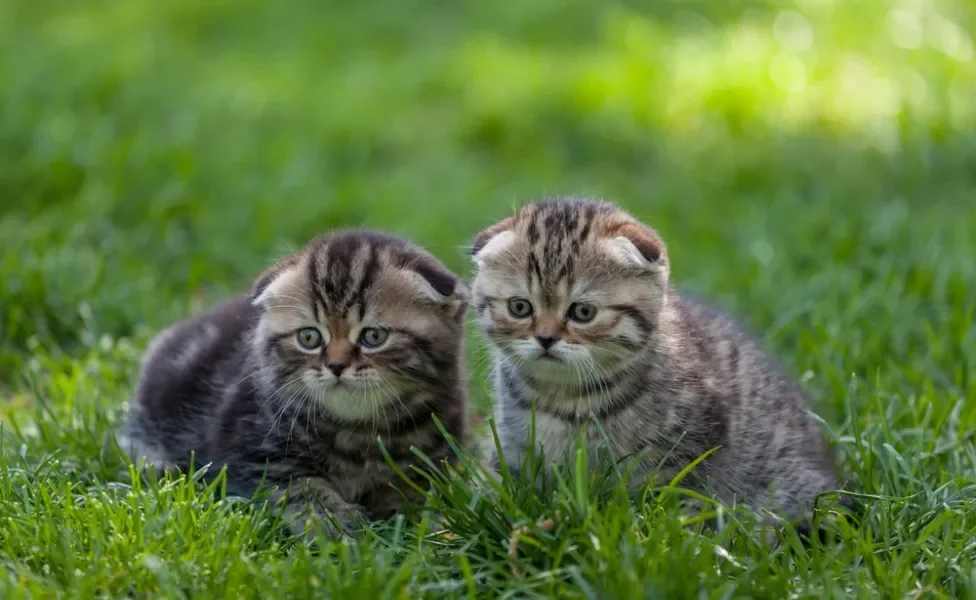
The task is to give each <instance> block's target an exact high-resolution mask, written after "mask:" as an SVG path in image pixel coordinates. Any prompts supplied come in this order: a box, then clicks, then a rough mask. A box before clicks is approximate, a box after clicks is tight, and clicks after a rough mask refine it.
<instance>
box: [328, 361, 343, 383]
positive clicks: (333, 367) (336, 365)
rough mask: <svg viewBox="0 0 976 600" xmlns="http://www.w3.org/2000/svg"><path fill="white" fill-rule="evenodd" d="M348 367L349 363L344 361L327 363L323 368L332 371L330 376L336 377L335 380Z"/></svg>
mask: <svg viewBox="0 0 976 600" xmlns="http://www.w3.org/2000/svg"><path fill="white" fill-rule="evenodd" d="M348 367H349V363H348V362H346V361H329V362H327V363H326V364H325V368H326V369H328V370H330V371H332V374H333V375H335V376H336V379H339V377H340V376H341V375H342V372H343V371H345V370H346V369H347V368H348Z"/></svg>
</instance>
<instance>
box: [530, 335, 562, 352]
mask: <svg viewBox="0 0 976 600" xmlns="http://www.w3.org/2000/svg"><path fill="white" fill-rule="evenodd" d="M535 341H537V342H539V345H540V346H542V349H543V350H548V349H549V348H551V347H552V345H553V344H555V343H556V342H558V341H559V338H558V337H556V336H554V335H537V336H535Z"/></svg>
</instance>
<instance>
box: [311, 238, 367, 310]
mask: <svg viewBox="0 0 976 600" xmlns="http://www.w3.org/2000/svg"><path fill="white" fill-rule="evenodd" d="M378 260H379V249H378V248H377V247H376V245H375V244H371V243H370V242H369V240H366V239H362V238H360V237H357V236H344V237H340V238H337V239H333V240H329V241H328V242H326V243H325V244H324V245H323V246H322V247H320V248H318V249H316V251H315V253H314V254H313V256H312V257H311V259H310V260H309V273H308V277H309V281H310V283H311V288H312V290H313V291H314V293H315V295H316V296H317V298H318V302H320V303H321V305H322V309H323V311H324V312H326V313H328V314H338V315H346V314H348V313H349V312H350V311H351V310H352V309H354V308H355V309H357V310H358V312H359V314H361V313H362V308H363V305H364V304H365V302H366V295H367V292H368V290H369V288H370V286H371V285H372V283H373V281H374V279H375V277H376V272H377V270H378V269H379V266H378V264H377V263H378Z"/></svg>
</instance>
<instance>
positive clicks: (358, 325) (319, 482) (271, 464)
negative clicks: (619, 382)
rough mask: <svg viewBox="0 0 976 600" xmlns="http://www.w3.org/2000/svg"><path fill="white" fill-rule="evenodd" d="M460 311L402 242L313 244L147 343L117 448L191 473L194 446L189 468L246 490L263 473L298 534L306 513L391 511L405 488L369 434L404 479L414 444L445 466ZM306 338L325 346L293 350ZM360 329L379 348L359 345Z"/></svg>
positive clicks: (354, 234)
mask: <svg viewBox="0 0 976 600" xmlns="http://www.w3.org/2000/svg"><path fill="white" fill-rule="evenodd" d="M466 305H467V290H466V288H465V287H464V285H463V284H462V283H461V282H460V281H459V280H458V278H457V277H456V276H455V275H453V274H452V273H451V272H450V271H448V270H447V269H446V268H445V267H444V266H443V265H442V264H441V263H439V262H438V261H437V260H436V259H434V258H433V257H432V256H431V255H429V254H428V253H426V252H425V251H423V250H421V249H419V248H417V247H416V246H413V245H412V244H410V243H409V242H407V241H406V240H403V239H401V238H398V237H395V236H391V235H387V234H382V233H375V232H369V231H348V232H339V233H335V234H332V235H328V236H323V237H320V238H317V239H315V240H313V241H312V242H311V243H309V244H308V245H307V246H306V247H305V248H304V249H302V250H301V251H300V252H298V253H297V254H295V255H293V256H290V257H288V258H286V259H284V260H282V261H281V262H279V263H278V264H276V265H275V266H273V267H271V268H270V269H268V270H267V271H266V272H265V273H263V274H261V275H260V276H259V277H258V278H257V279H256V281H255V283H254V285H253V288H252V289H251V290H250V292H249V293H246V294H242V295H240V296H238V297H237V298H234V299H232V300H230V301H228V302H226V303H224V304H221V305H218V306H216V307H214V308H212V309H211V310H209V311H207V312H205V313H203V314H201V315H198V316H195V317H192V318H190V319H188V320H186V321H184V322H181V323H178V324H176V325H174V326H172V327H170V328H169V329H167V330H165V331H163V332H162V333H160V334H159V335H158V336H157V337H156V339H155V340H154V341H153V343H152V344H151V346H150V348H149V349H148V350H147V352H146V355H145V358H144V361H143V366H142V370H141V373H140V379H139V384H138V387H137V390H136V393H135V397H134V398H133V400H132V407H131V412H130V415H129V419H128V422H127V423H126V424H125V426H124V428H123V432H122V436H121V443H122V445H123V447H124V448H126V449H127V451H128V452H129V453H130V456H131V457H132V459H133V460H134V461H137V460H138V459H139V458H141V457H146V458H147V460H148V462H150V463H153V464H155V465H156V466H157V467H158V468H172V467H177V468H179V469H182V470H185V469H187V468H188V466H189V460H190V454H191V452H194V453H195V455H196V458H195V464H196V465H202V464H205V463H214V465H213V466H214V469H215V470H216V469H217V468H219V467H220V466H223V465H227V468H228V483H229V486H228V487H229V490H230V491H231V492H232V493H235V494H239V495H251V494H253V493H254V492H255V491H256V489H257V487H258V484H259V483H260V482H261V480H262V477H265V484H266V485H272V486H277V487H278V490H277V491H276V492H275V496H276V497H282V498H286V514H287V515H288V516H289V517H292V518H291V520H290V522H291V523H292V526H293V528H294V529H295V530H296V531H297V530H303V531H304V529H305V521H306V519H305V517H310V516H331V517H334V519H325V520H323V525H324V526H325V527H326V530H327V531H329V532H330V534H332V535H338V534H339V533H340V532H342V531H351V530H352V528H353V527H354V526H355V525H356V523H357V521H358V520H359V517H361V516H366V517H380V518H382V517H389V516H391V515H393V514H396V513H398V512H401V510H402V509H403V506H402V505H401V500H402V497H401V495H400V493H399V492H398V491H397V490H396V489H394V487H399V488H402V489H407V488H406V486H405V485H403V484H402V482H401V481H400V480H399V479H398V478H397V476H396V474H395V473H394V472H393V470H392V469H391V468H390V467H389V466H388V465H387V464H386V462H385V460H384V457H383V455H382V452H381V449H380V445H379V444H378V443H377V439H378V438H379V439H382V442H383V444H384V445H385V448H386V449H387V451H388V452H389V453H390V455H391V457H392V458H393V459H394V460H395V461H396V462H397V463H399V465H400V467H401V468H402V469H403V470H404V472H407V473H410V472H411V471H410V469H409V466H408V465H410V464H412V463H419V461H418V460H417V458H416V457H415V456H414V454H413V453H412V450H411V448H413V447H416V448H418V449H419V450H421V451H423V452H424V453H425V454H427V456H429V457H430V458H432V459H433V460H435V461H438V460H441V459H448V460H450V459H451V456H452V452H451V451H450V448H449V446H448V445H447V443H446V441H445V440H444V439H443V436H441V435H440V433H439V431H438V430H437V428H436V426H435V423H434V420H433V417H435V416H436V417H437V418H438V419H439V420H440V421H441V423H442V424H443V426H444V427H445V429H446V430H447V431H448V432H449V433H450V434H452V436H454V437H455V438H457V439H458V440H459V441H460V442H463V440H464V438H465V436H466V410H467V399H466V394H465V381H464V375H463V367H462V364H461V358H460V357H461V355H462V354H463V352H462V323H463V315H464V313H465V308H466ZM307 328H312V329H313V330H314V331H316V332H318V335H319V336H321V345H320V346H319V347H315V348H303V347H302V345H301V344H300V343H299V337H298V334H297V332H299V331H301V330H303V329H307ZM368 328H376V329H379V330H382V331H385V332H387V334H386V336H387V337H386V339H385V340H384V342H383V343H382V344H373V347H370V346H369V345H367V342H366V341H365V340H364V337H363V336H364V335H365V333H364V332H365V331H366V329H368ZM309 335H311V336H312V339H317V338H315V334H309ZM371 339H373V340H375V339H377V338H371ZM336 373H338V375H337V374H336ZM309 509H311V510H309ZM331 521H335V523H336V525H334V526H333V525H331V524H330V522H331Z"/></svg>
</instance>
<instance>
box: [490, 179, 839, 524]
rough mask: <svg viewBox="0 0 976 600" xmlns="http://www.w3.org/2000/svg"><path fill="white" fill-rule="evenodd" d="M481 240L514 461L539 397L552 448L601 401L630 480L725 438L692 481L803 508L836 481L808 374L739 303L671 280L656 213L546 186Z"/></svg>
mask: <svg viewBox="0 0 976 600" xmlns="http://www.w3.org/2000/svg"><path fill="white" fill-rule="evenodd" d="M472 254H473V256H474V259H475V262H476V263H477V274H476V276H475V279H474V281H473V284H472V301H473V303H474V306H475V309H476V313H477V320H478V323H479V326H480V328H481V329H482V331H483V332H484V334H485V336H486V337H487V339H488V341H489V343H490V347H491V348H492V351H493V355H494V386H495V413H496V414H495V416H496V421H497V423H498V428H499V434H500V437H501V443H502V451H503V453H504V455H505V458H506V462H507V463H508V464H509V465H513V464H515V465H516V466H517V465H519V464H522V461H523V460H524V459H525V456H526V453H527V452H528V450H529V449H528V448H527V447H526V446H527V441H528V440H529V439H530V432H529V426H530V418H531V409H532V406H533V405H535V411H536V415H535V422H536V431H535V440H536V450H537V451H538V452H541V454H542V455H543V456H544V457H545V459H546V460H547V461H548V460H555V461H558V460H562V459H563V458H564V457H565V456H566V455H567V452H568V451H569V444H571V443H573V441H574V440H575V439H576V436H577V435H578V434H579V433H580V430H581V429H582V428H583V426H584V424H585V423H587V422H588V421H589V420H590V419H591V417H592V416H595V417H596V418H597V419H599V421H600V425H601V426H602V429H603V432H600V428H597V427H593V426H592V425H591V426H588V427H586V432H585V434H584V435H586V436H587V437H586V439H587V444H588V445H589V447H590V451H591V453H592V454H594V455H596V456H597V457H600V456H602V457H605V458H610V459H611V460H614V461H618V462H621V463H622V464H621V467H626V468H628V469H632V471H630V473H631V479H630V482H631V484H633V485H634V486H639V485H643V484H644V483H645V482H646V481H647V480H648V478H650V477H652V476H656V477H657V481H658V482H659V483H660V482H662V481H665V482H666V481H667V479H669V478H670V477H672V476H674V475H675V474H677V473H678V472H679V471H680V470H681V469H682V468H684V467H685V466H687V465H688V464H689V463H690V462H693V461H694V460H695V459H697V458H698V457H699V456H701V455H702V454H704V453H706V452H707V451H709V450H712V449H713V448H718V450H716V451H715V452H714V453H713V454H712V455H710V456H709V457H708V458H707V459H705V460H704V461H703V462H702V463H700V464H699V465H698V466H697V467H696V468H695V469H694V470H693V471H692V473H691V479H690V481H691V482H692V483H693V484H694V485H696V486H697V487H699V488H702V489H705V490H706V491H710V492H711V493H713V494H714V496H715V497H717V498H718V499H719V500H720V501H722V502H724V503H727V504H733V503H737V504H745V505H747V506H749V507H751V508H753V509H755V510H760V509H768V510H771V511H774V512H780V513H782V514H783V515H784V516H788V517H793V516H799V515H801V514H802V513H805V511H807V510H808V509H810V508H811V505H812V501H813V500H814V498H815V496H816V495H817V494H819V493H821V492H825V491H830V490H834V489H837V486H838V481H837V479H836V475H835V473H834V467H833V464H832V461H831V457H830V455H829V452H828V447H827V444H826V440H825V436H824V435H823V433H822V432H821V431H820V430H819V427H818V425H817V423H816V421H815V420H814V419H813V418H812V417H811V416H810V415H809V414H808V413H807V410H806V405H805V400H804V397H803V394H802V392H801V390H800V388H799V387H798V385H797V383H796V382H795V381H793V380H791V379H789V378H788V377H787V376H786V375H784V373H783V371H782V370H781V369H780V368H778V366H777V365H776V364H775V363H774V361H773V360H772V359H771V358H770V357H769V356H768V355H767V354H766V352H764V350H763V348H762V347H761V345H760V344H759V343H758V342H757V341H756V340H755V339H754V338H753V337H751V336H749V335H747V334H746V333H745V332H744V331H743V329H742V328H740V327H739V326H737V324H736V323H735V322H733V320H732V319H730V318H729V317H727V316H725V315H723V314H721V313H720V312H718V311H716V310H713V309H712V308H710V307H708V306H707V305H706V304H704V303H702V302H700V301H698V300H696V299H693V298H691V297H689V296H688V295H686V294H683V293H679V292H678V291H676V290H675V289H674V288H673V287H672V286H671V285H670V283H669V275H670V267H669V264H670V263H669V258H668V253H667V248H666V246H665V244H664V242H663V241H662V239H661V238H660V236H659V235H658V234H657V233H656V232H655V231H654V230H653V229H652V228H650V227H648V226H646V225H644V224H641V223H639V222H638V221H636V220H635V219H634V218H632V217H631V216H630V215H628V214H627V213H625V212H624V211H622V210H621V209H619V208H617V207H615V206H613V205H611V204H609V203H605V202H602V201H597V200H589V199H574V198H554V199H547V200H543V201H540V202H537V203H534V204H528V205H526V206H524V207H523V208H521V209H520V210H519V211H518V212H517V213H516V214H514V215H512V216H510V217H508V218H506V219H504V220H503V221H501V222H499V223H498V224H496V225H494V226H492V227H489V228H488V229H486V230H485V231H483V232H481V233H480V234H478V235H477V236H476V238H475V239H474V243H473V244H472ZM604 436H605V437H604ZM607 441H609V445H607V443H606V442H607ZM607 448H609V450H610V452H609V456H608V455H607V453H606V449H607ZM624 459H628V460H624ZM495 460H496V461H497V457H496V459H495ZM688 482H689V480H688V479H686V480H685V484H687V483H688Z"/></svg>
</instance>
